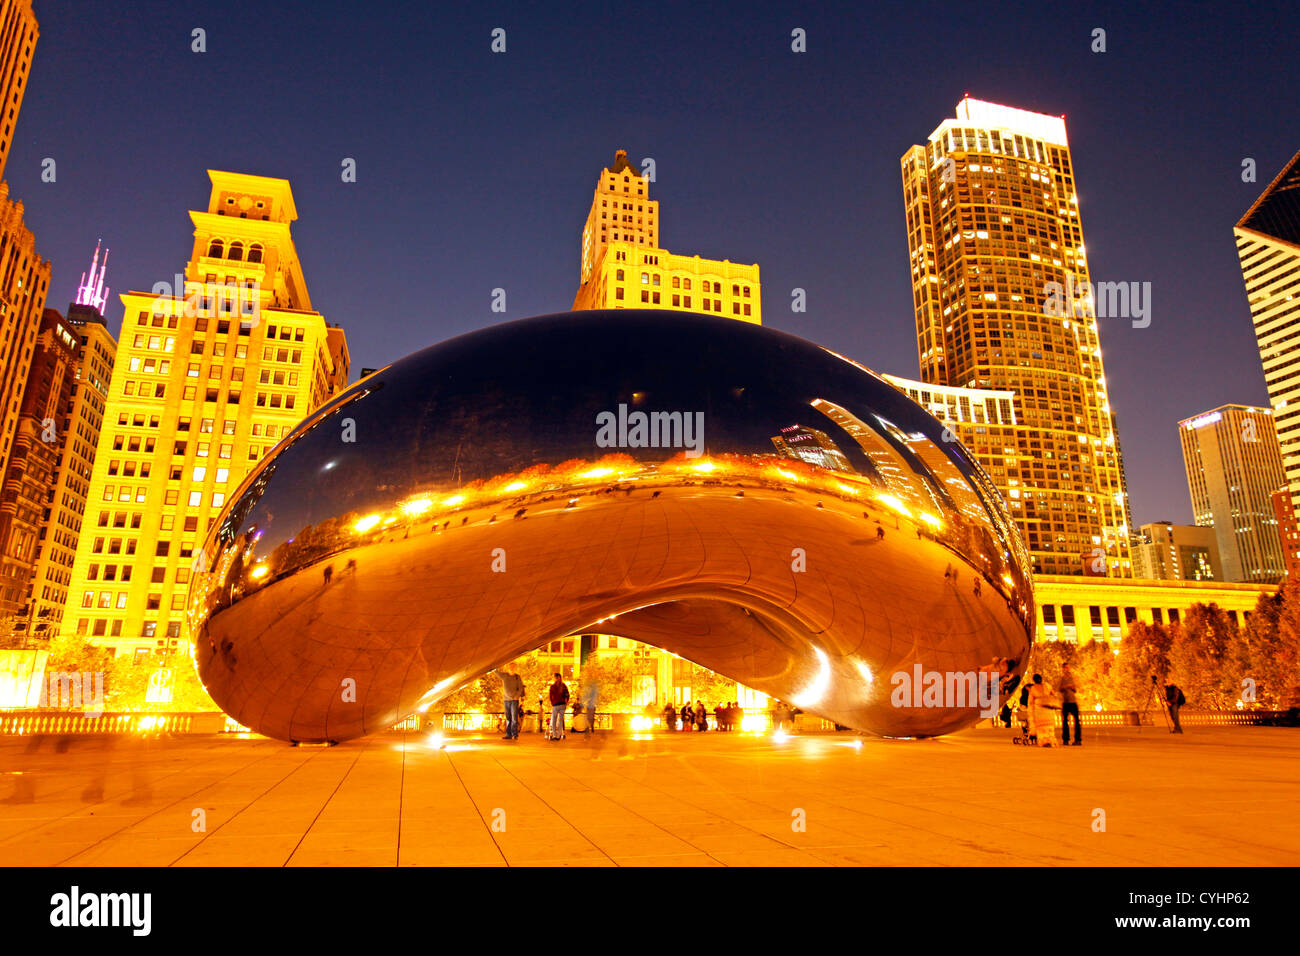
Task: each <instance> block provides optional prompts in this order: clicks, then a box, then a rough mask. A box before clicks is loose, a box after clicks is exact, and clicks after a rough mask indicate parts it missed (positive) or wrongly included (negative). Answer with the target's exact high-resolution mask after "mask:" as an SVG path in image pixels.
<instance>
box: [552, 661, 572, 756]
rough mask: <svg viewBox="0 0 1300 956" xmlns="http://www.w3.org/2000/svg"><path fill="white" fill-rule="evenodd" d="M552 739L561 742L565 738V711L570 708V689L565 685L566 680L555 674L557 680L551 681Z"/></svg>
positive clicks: (557, 672) (557, 673)
mask: <svg viewBox="0 0 1300 956" xmlns="http://www.w3.org/2000/svg"><path fill="white" fill-rule="evenodd" d="M550 697H551V739H552V740H559V739H560V738H561V737H563V736H564V709H565V708H566V707H568V706H569V688H568V687H567V686H566V685H565V683H564V678H562V677H561V676H560V674H559V671H556V673H555V680H553V681H551V693H550Z"/></svg>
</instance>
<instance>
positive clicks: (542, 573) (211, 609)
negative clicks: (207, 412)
mask: <svg viewBox="0 0 1300 956" xmlns="http://www.w3.org/2000/svg"><path fill="white" fill-rule="evenodd" d="M199 563H200V565H201V567H200V573H198V574H196V575H195V578H194V584H193V586H192V588H191V592H190V597H189V606H188V611H187V613H188V616H189V621H190V625H191V626H190V632H191V634H192V635H193V641H194V655H195V661H196V664H197V666H198V670H199V674H200V676H201V678H202V680H203V682H204V684H205V686H206V687H207V689H208V692H209V693H210V694H211V695H212V697H213V699H214V700H215V701H216V702H217V704H219V705H220V706H221V707H222V709H224V710H225V711H226V713H228V714H229V715H231V716H232V717H234V718H235V719H236V720H238V721H239V722H240V723H242V724H244V725H246V726H248V727H249V728H251V729H253V730H255V731H257V732H259V733H262V734H266V735H268V736H271V737H276V738H280V739H283V740H293V741H303V742H307V741H313V742H319V741H340V740H345V739H348V738H353V737H358V736H361V735H363V734H367V733H372V732H374V731H378V730H383V729H386V728H388V727H390V726H392V725H393V723H394V722H396V721H398V720H400V719H401V718H402V717H404V716H406V715H408V714H410V713H413V712H414V711H416V710H417V709H419V708H421V707H422V706H424V705H427V704H430V703H431V702H434V701H436V700H437V699H438V697H440V696H443V695H446V694H448V693H450V692H452V691H454V690H455V689H456V688H458V687H459V686H461V685H463V684H464V683H466V682H467V681H469V680H471V679H473V678H475V677H476V676H479V675H481V674H484V673H486V672H487V671H489V670H491V669H493V668H496V667H498V666H500V665H501V664H502V663H504V662H506V661H509V660H511V659H513V658H515V657H518V656H519V655H521V654H524V653H526V652H528V651H531V650H534V649H536V648H538V647H541V646H542V645H544V644H546V643H548V642H550V641H552V640H555V639H557V638H560V637H563V636H566V635H571V634H574V633H583V632H586V633H592V632H598V633H604V634H616V635H621V636H625V637H629V638H634V639H636V640H639V641H644V642H646V643H648V644H653V645H656V646H658V647H661V648H663V649H665V650H668V651H671V652H673V653H675V654H677V655H679V656H681V657H683V658H687V659H689V660H691V661H694V662H696V663H698V664H701V665H703V666H705V667H708V668H710V669H712V670H714V671H717V672H719V673H721V674H722V675H724V676H726V677H728V678H732V679H735V680H738V681H740V682H741V683H743V684H745V685H747V686H749V687H752V688H755V689H757V690H760V691H764V692H766V693H768V694H770V695H772V696H773V697H776V698H778V699H780V700H783V701H786V702H788V703H791V704H793V705H794V706H797V707H799V708H802V709H803V710H805V711H808V712H810V713H814V714H819V715H821V716H823V717H826V718H829V719H831V720H834V721H836V722H838V723H840V724H843V725H846V726H849V727H852V728H855V729H859V730H864V731H871V732H875V733H879V734H883V735H888V736H931V735H936V734H942V733H946V732H949V731H953V730H957V729H960V728H961V727H964V726H968V725H970V724H972V723H974V722H975V721H976V720H978V719H979V715H980V712H981V709H986V706H984V707H982V705H981V702H980V701H977V700H976V699H975V681H973V680H971V677H972V675H975V674H982V675H983V676H985V677H987V675H988V673H989V672H990V671H991V667H990V665H991V664H992V662H993V661H994V660H995V659H1003V660H1006V659H1011V660H1014V661H1018V662H1020V663H1019V664H1016V665H1012V668H1011V669H1012V670H1014V671H1018V670H1019V668H1020V667H1022V666H1023V663H1024V661H1025V658H1026V656H1027V652H1028V649H1029V643H1030V630H1029V629H1030V627H1031V624H1030V622H1031V621H1032V620H1033V603H1032V602H1033V596H1032V586H1031V581H1030V579H1029V575H1028V571H1027V568H1028V559H1027V557H1026V554H1025V551H1024V547H1023V545H1022V543H1021V541H1020V538H1019V536H1018V534H1017V533H1016V532H1015V530H1014V529H1013V527H1012V526H1011V523H1010V521H1009V520H1008V518H1007V516H1006V513H1005V512H1004V510H1003V506H1002V504H1001V500H1000V498H999V496H998V493H997V492H996V490H995V489H994V488H993V486H992V484H991V483H990V481H989V480H988V478H987V476H986V475H985V474H984V472H983V471H982V470H981V469H980V468H979V466H978V465H976V464H975V462H974V460H973V459H972V457H971V456H970V454H969V453H968V452H967V451H966V450H965V448H963V447H962V446H961V445H960V444H959V443H958V442H957V441H955V440H953V436H952V435H951V433H945V430H944V427H943V426H942V425H941V424H940V423H939V422H938V421H936V420H935V419H934V418H932V417H931V416H930V415H929V414H928V413H926V412H925V411H924V410H923V409H921V408H920V407H919V406H918V405H916V404H915V403H914V402H912V401H911V400H910V399H909V398H907V397H906V396H905V395H903V394H901V393H900V392H898V391H897V390H895V389H894V388H893V387H892V386H890V385H889V384H888V383H886V382H885V381H883V380H882V379H880V378H878V377H877V376H875V375H874V374H873V373H871V372H870V371H868V370H867V369H865V368H863V367H862V366H859V365H857V364H856V363H853V362H851V361H849V360H847V359H844V358H842V357H841V356H838V355H836V354H834V353H832V352H829V351H827V350H825V349H823V348H821V347H819V346H816V345H814V344H812V343H810V342H807V341H805V340H803V339H799V338H796V337H794V336H791V335H787V334H784V333H781V332H777V331H774V330H771V329H766V328H761V327H758V326H755V325H751V324H748V323H744V322H739V321H735V320H731V319H724V318H713V317H709V316H701V315H690V314H683V313H674V312H652V311H632V310H627V311H617V312H599V311H593V312H574V313H564V314H559V315H552V316H542V317H538V318H531V319H524V320H521V321H517V322H509V323H505V324H502V325H498V326H493V327H491V328H487V329H483V330H481V331H477V332H472V333H469V334H467V335H463V336H460V337H459V338H455V339H451V340H449V341H446V342H443V343H441V344H439V345H435V346H431V347H429V348H426V349H424V350H423V351H420V352H416V353H414V354H412V355H410V356H408V357H406V358H404V359H402V360H401V361H398V362H395V363H394V364H392V365H390V366H388V367H387V368H385V369H382V370H381V371H379V372H378V373H376V374H374V375H372V376H370V377H369V378H367V379H365V380H363V381H361V382H359V383H357V384H356V385H354V386H352V387H351V388H350V389H348V390H347V391H346V392H344V393H343V394H342V395H340V396H338V397H337V398H336V399H334V400H333V401H331V402H330V403H328V404H327V405H325V406H322V407H321V408H320V409H318V410H316V411H315V412H314V413H312V414H311V415H310V416H309V417H308V418H307V419H306V420H304V421H303V422H302V423H301V424H300V425H299V426H298V427H297V428H296V429H295V430H294V431H293V432H292V433H291V434H290V435H289V436H287V437H286V438H284V439H283V440H282V441H281V442H280V443H279V445H278V446H276V448H275V449H274V450H273V451H272V452H271V453H270V454H269V455H267V456H266V457H265V458H264V459H263V460H262V461H261V462H260V463H259V465H258V466H257V467H256V469H255V470H254V471H253V472H252V473H251V474H250V475H249V476H248V478H247V479H246V480H245V481H244V483H243V484H242V485H241V486H240V489H239V491H238V492H236V494H235V495H233V496H232V498H231V500H230V502H229V504H228V505H227V507H226V509H225V511H224V512H223V513H222V515H221V517H220V519H219V520H218V521H217V522H216V523H215V525H214V527H213V529H212V531H211V533H210V534H209V537H208V540H207V541H206V543H205V546H204V550H203V553H202V555H201V556H200V557H199ZM954 675H956V676H954ZM936 679H937V683H936ZM992 683H993V684H994V685H996V680H994V681H993V682H992ZM922 684H924V693H923V692H922V690H923V689H922V686H921V685H922ZM663 693H664V689H661V697H662V696H663ZM954 695H955V696H954ZM660 703H661V704H662V700H661V701H660ZM994 706H996V705H994Z"/></svg>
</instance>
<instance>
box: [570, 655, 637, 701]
mask: <svg viewBox="0 0 1300 956" xmlns="http://www.w3.org/2000/svg"><path fill="white" fill-rule="evenodd" d="M644 674H645V671H644V668H643V667H642V666H641V665H639V664H637V663H636V662H635V661H633V660H631V659H630V658H628V657H627V656H625V655H613V654H599V653H593V654H592V655H590V656H589V657H588V658H587V663H585V664H583V665H582V667H581V668H580V670H579V672H578V687H577V691H576V692H575V694H574V696H575V697H577V699H578V700H584V701H585V700H586V699H587V697H586V695H587V692H588V691H589V690H590V689H591V688H592V686H593V685H594V687H595V692H596V701H597V703H596V709H597V711H606V712H609V711H618V712H623V713H627V712H630V711H634V710H640V709H641V705H640V703H639V702H640V700H641V678H642V677H643V676H644Z"/></svg>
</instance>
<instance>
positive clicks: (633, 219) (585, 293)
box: [573, 149, 763, 325]
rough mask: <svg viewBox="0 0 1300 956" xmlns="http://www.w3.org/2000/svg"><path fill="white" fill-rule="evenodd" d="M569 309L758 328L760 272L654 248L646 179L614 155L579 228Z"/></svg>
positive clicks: (655, 222)
mask: <svg viewBox="0 0 1300 956" xmlns="http://www.w3.org/2000/svg"><path fill="white" fill-rule="evenodd" d="M573 308H574V309H670V310H674V311H680V312H703V313H706V314H710V315H722V316H726V317H727V318H732V319H740V320H742V321H744V322H753V323H755V324H756V325H757V324H761V323H762V317H763V310H762V302H761V297H760V283H759V274H758V266H756V265H745V264H744V263H739V262H732V261H730V260H728V259H723V260H721V261H719V260H717V259H704V258H701V257H700V256H684V255H674V254H673V253H671V252H669V251H668V250H667V249H665V248H663V247H662V246H660V245H659V203H658V202H657V201H655V200H652V199H650V179H649V177H648V176H644V175H642V174H640V173H638V172H637V170H636V168H635V167H633V166H632V164H631V163H629V162H628V160H627V151H626V150H622V149H620V150H618V152H617V153H615V155H614V164H613V165H612V166H608V167H606V168H605V169H603V170H602V171H601V174H600V179H599V180H598V181H597V183H596V190H595V193H594V194H593V196H592V199H591V209H590V210H589V211H588V213H587V222H586V224H585V225H584V226H583V228H582V262H581V268H580V270H579V285H578V292H577V295H575V296H574V300H573Z"/></svg>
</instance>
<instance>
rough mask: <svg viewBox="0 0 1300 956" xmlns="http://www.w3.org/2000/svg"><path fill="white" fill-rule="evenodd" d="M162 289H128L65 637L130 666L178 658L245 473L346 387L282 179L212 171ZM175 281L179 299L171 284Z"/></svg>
mask: <svg viewBox="0 0 1300 956" xmlns="http://www.w3.org/2000/svg"><path fill="white" fill-rule="evenodd" d="M208 175H209V177H210V178H211V180H212V193H211V198H210V199H209V201H208V208H207V210H206V211H201V212H191V213H190V219H191V220H192V221H193V223H194V245H193V252H192V254H191V256H190V261H189V264H188V265H187V266H186V270H185V274H184V276H183V277H182V276H177V277H176V280H177V281H173V282H164V283H161V284H160V285H162V286H164V287H171V291H169V292H166V293H163V294H156V293H153V292H128V293H125V294H123V295H122V296H121V299H122V303H123V305H124V307H125V314H124V316H123V318H122V332H121V337H120V338H121V341H120V342H119V343H118V354H117V361H116V365H115V368H114V372H113V380H112V384H111V386H110V388H109V395H108V405H107V411H106V413H105V416H104V427H103V431H102V432H101V434H100V438H99V448H98V451H97V453H96V456H95V464H94V472H93V475H92V477H91V480H90V492H89V495H88V498H89V501H88V503H87V505H86V515H85V521H84V527H83V530H82V534H81V538H80V541H79V542H78V546H77V556H76V561H75V564H74V566H73V570H72V584H71V586H70V588H69V595H68V602H67V606H66V609H65V611H64V629H65V631H66V630H67V628H68V627H69V626H70V625H71V624H72V622H74V621H75V627H76V631H77V633H78V634H83V635H86V636H87V637H90V638H91V639H96V640H98V641H99V642H100V643H103V644H107V645H109V646H111V647H113V648H114V649H116V650H117V652H118V653H125V652H131V653H133V654H135V655H136V656H137V657H139V658H141V659H149V658H150V657H152V656H153V655H154V654H158V655H163V656H166V655H169V654H173V653H177V652H179V651H180V650H181V649H182V648H183V647H184V646H185V644H184V635H183V631H182V625H183V616H184V605H185V597H186V592H187V590H188V586H189V580H190V575H191V573H192V571H193V568H192V561H193V556H194V553H195V549H196V548H197V547H198V546H199V544H200V543H201V542H202V540H203V537H204V535H205V534H206V533H207V531H208V528H209V527H210V526H211V524H212V522H213V521H215V520H216V517H217V515H218V514H219V513H220V511H221V509H222V507H223V506H224V505H225V502H226V499H227V498H228V496H229V495H230V494H232V493H233V492H234V491H235V489H236V488H237V487H238V486H239V483H240V482H241V481H242V480H243V478H244V476H245V475H246V474H247V473H248V471H249V470H250V469H251V468H252V467H253V466H254V465H255V464H256V463H257V461H258V460H259V459H260V458H261V457H262V456H263V455H265V454H266V453H267V452H268V451H269V450H270V449H271V448H272V447H273V446H274V445H275V444H276V443H277V442H278V441H279V440H280V439H282V438H283V437H284V436H286V435H287V434H289V432H290V430H291V429H292V428H293V427H294V426H295V425H296V424H297V423H298V422H299V421H301V420H302V419H303V417H304V416H306V415H307V414H308V413H310V412H311V411H312V409H314V408H315V407H317V406H318V405H320V404H321V403H323V402H325V401H328V400H329V399H330V398H332V397H333V396H334V395H335V394H337V393H338V392H339V391H341V390H342V389H343V388H344V387H345V386H346V384H347V377H348V362H349V360H348V354H347V344H346V340H345V337H344V335H343V330H342V329H339V328H337V327H330V326H328V325H327V324H326V322H325V319H324V317H323V316H322V315H321V314H320V313H319V312H317V311H315V310H314V309H313V308H312V304H311V299H310V298H309V297H308V295H307V285H306V281H305V279H304V278H303V272H302V267H301V265H300V264H299V261H298V253H297V250H296V249H295V247H294V242H293V237H292V236H291V234H290V223H292V222H293V221H294V220H295V219H297V216H298V214H297V210H296V208H295V206H294V201H293V193H292V192H291V191H290V188H289V183H288V182H287V181H286V180H283V179H270V178H266V177H263V176H245V175H240V174H236V173H226V172H217V171H215V170H209V171H208ZM177 284H179V285H180V288H176V285H177Z"/></svg>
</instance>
